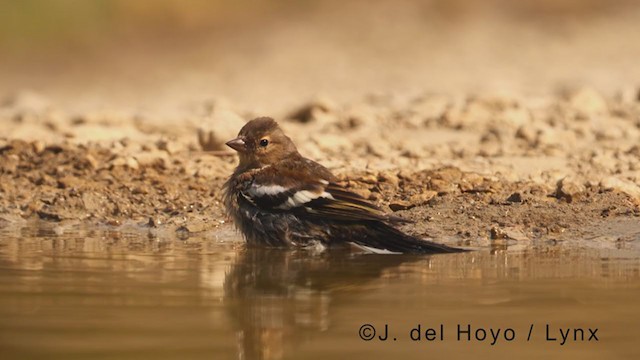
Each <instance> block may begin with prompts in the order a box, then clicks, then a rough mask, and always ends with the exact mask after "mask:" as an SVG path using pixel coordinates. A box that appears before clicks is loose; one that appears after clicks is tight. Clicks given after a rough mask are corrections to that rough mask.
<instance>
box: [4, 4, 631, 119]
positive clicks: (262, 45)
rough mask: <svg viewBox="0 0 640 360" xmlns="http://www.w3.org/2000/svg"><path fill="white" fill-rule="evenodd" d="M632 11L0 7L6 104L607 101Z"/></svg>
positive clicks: (605, 7)
mask: <svg viewBox="0 0 640 360" xmlns="http://www.w3.org/2000/svg"><path fill="white" fill-rule="evenodd" d="M639 38H640V3H639V2H638V1H634V0H615V1H607V0H520V1H512V0H484V1H481V0H475V1H466V0H428V1H415V0H399V1H357V0H356V1H348V2H342V1H293V0H283V1H269V0H252V1H223V0H213V1H206V0H187V1H171V0H135V1H126V0H93V1H82V0H47V1H43V0H21V1H9V0H0V79H1V80H0V95H4V96H6V95H7V94H12V93H15V92H16V91H21V90H31V91H35V92H37V93H40V94H43V95H44V96H46V97H47V98H49V99H51V100H52V101H53V102H55V103H57V104H59V105H61V106H62V107H64V108H67V109H76V110H78V111H82V110H87V109H96V108H98V109H99V108H111V109H118V108H121V109H129V110H136V111H147V112H148V111H151V112H156V111H159V112H165V113H166V112H171V111H176V110H179V109H180V107H181V106H184V104H185V103H187V102H189V101H198V100H200V99H206V98H221V97H222V98H225V99H228V100H229V101H231V102H232V103H234V104H236V105H237V106H238V107H239V108H241V109H244V110H247V111H252V112H257V113H268V114H272V115H276V116H278V115H281V114H282V112H283V111H284V110H285V109H290V108H291V106H295V105H296V104H300V103H301V102H304V101H307V100H309V99H311V98H314V97H318V96H329V97H331V98H332V99H335V100H337V101H340V102H347V101H350V100H352V99H354V98H355V99H358V98H361V97H362V96H363V95H366V94H388V93H395V94H415V93H424V92H437V93H445V94H458V93H462V94H469V93H478V92H499V93H504V92H507V93H515V94H523V95H538V94H543V95H544V94H549V93H555V92H557V91H562V89H564V88H567V87H577V86H583V85H588V86H591V87H593V88H595V89H597V90H598V91H601V92H603V93H605V94H614V93H615V92H616V91H619V90H620V89H624V88H628V87H634V86H637V84H638V83H639V82H640V66H638V59H639V58H640V41H639Z"/></svg>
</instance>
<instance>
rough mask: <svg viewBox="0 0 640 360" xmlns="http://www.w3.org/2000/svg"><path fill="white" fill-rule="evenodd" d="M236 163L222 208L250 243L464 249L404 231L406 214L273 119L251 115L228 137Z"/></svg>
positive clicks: (443, 250)
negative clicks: (379, 202)
mask: <svg viewBox="0 0 640 360" xmlns="http://www.w3.org/2000/svg"><path fill="white" fill-rule="evenodd" d="M227 145H228V146H229V147H231V148H233V149H234V150H236V151H237V152H238V155H239V157H240V163H239V164H238V167H237V168H236V170H235V171H234V173H233V175H232V176H231V177H230V178H229V180H228V181H227V182H226V183H225V207H226V209H227V212H228V213H229V215H230V216H231V217H232V218H233V220H234V222H235V224H236V227H237V228H238V229H239V230H240V231H241V232H242V234H243V235H244V237H245V238H246V240H247V242H248V243H249V244H253V245H267V246H281V247H290V246H313V245H316V244H318V243H320V244H322V245H325V246H333V245H344V244H348V243H352V244H356V245H358V246H360V247H363V248H366V249H368V250H371V251H374V252H384V251H388V252H403V253H404V252H409V253H450V252H458V251H463V250H461V249H456V248H452V247H449V246H445V245H441V244H436V243H433V242H430V241H426V240H422V239H419V238H416V237H413V236H410V235H407V234H405V233H403V232H401V231H400V230H398V229H396V228H395V227H394V224H397V223H400V222H404V221H405V220H403V219H401V218H398V217H395V216H391V215H388V214H386V213H385V212H384V211H383V210H382V209H380V208H378V207H377V206H375V205H373V204H371V203H370V202H368V201H366V200H365V199H364V198H362V197H360V196H359V195H357V194H355V193H352V192H350V191H348V190H346V189H344V188H343V187H341V186H339V185H337V184H336V183H335V177H334V176H333V174H331V172H330V171H329V170H328V169H327V168H325V167H324V166H322V165H320V164H318V163H316V162H315V161H312V160H309V159H307V158H304V157H302V155H300V153H298V150H297V149H296V147H295V145H294V144H293V142H292V141H291V139H289V138H288V137H287V136H286V135H285V134H284V132H283V131H282V129H280V127H279V126H278V124H277V123H276V122H275V121H274V120H273V119H271V118H267V117H262V118H257V119H254V120H252V121H250V122H248V123H247V124H246V125H245V126H244V127H243V128H242V129H241V130H240V133H239V134H238V137H237V138H235V139H233V140H231V141H229V142H227Z"/></svg>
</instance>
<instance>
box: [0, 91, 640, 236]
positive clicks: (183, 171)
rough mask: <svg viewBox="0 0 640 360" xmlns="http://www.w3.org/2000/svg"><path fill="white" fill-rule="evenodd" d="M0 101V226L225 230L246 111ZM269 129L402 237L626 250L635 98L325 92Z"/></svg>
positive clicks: (638, 155)
mask: <svg viewBox="0 0 640 360" xmlns="http://www.w3.org/2000/svg"><path fill="white" fill-rule="evenodd" d="M2 104H3V105H2V107H1V108H0V117H1V119H0V121H1V122H2V123H3V124H5V125H4V131H3V135H2V137H1V138H0V226H5V227H6V226H20V225H21V224H24V223H25V222H27V221H31V220H34V219H37V220H38V221H39V220H43V221H45V222H50V223H55V224H56V226H58V229H61V231H63V229H64V227H65V226H71V225H74V224H75V225H78V224H106V225H110V226H115V227H118V226H123V225H125V226H129V225H134V226H137V227H140V228H145V227H149V228H155V229H163V230H166V231H167V232H170V233H173V232H175V233H176V234H177V235H178V236H181V237H187V236H189V235H190V234H191V233H200V232H214V233H215V232H216V231H220V230H221V229H222V230H224V229H228V228H229V227H230V226H231V225H230V224H229V222H228V219H226V217H225V216H224V211H223V208H222V206H221V203H220V197H221V196H220V195H221V185H222V183H223V182H224V180H225V179H226V177H227V176H228V175H229V174H230V173H231V171H232V169H233V167H234V166H235V162H236V158H235V156H234V154H232V153H231V152H228V151H227V150H226V149H224V147H223V145H222V142H223V141H224V140H227V139H229V138H231V137H232V136H233V135H234V134H235V133H236V132H237V130H238V129H239V128H240V126H242V124H243V121H244V119H246V118H247V117H246V116H244V115H246V114H243V113H242V112H241V111H237V109H234V107H233V106H232V105H231V104H229V103H228V102H223V101H211V102H208V103H203V104H200V106H199V109H200V110H198V112H194V115H193V117H192V118H191V119H187V120H184V121H183V122H182V124H181V126H175V125H172V124H160V125H159V124H158V123H157V122H155V121H154V119H145V118H139V117H128V116H127V115H122V114H113V113H106V112H103V113H85V114H78V113H74V114H70V113H67V112H65V111H64V109H60V108H57V107H56V106H55V104H52V103H51V102H50V101H49V100H47V99H45V98H43V97H42V96H40V95H37V94H34V93H19V94H15V95H13V96H10V97H7V98H6V99H4V101H3V102H2ZM202 109H205V110H206V111H204V110H202ZM243 118H244V119H243ZM280 122H281V123H282V125H283V126H284V127H285V129H286V130H287V132H288V133H289V134H290V135H291V137H292V138H293V139H294V141H295V142H296V143H297V144H298V146H299V149H300V151H301V152H302V153H303V154H304V155H306V156H308V157H311V158H313V159H316V160H318V161H320V162H322V163H323V164H325V165H326V166H328V167H330V168H331V169H332V170H333V171H334V172H336V173H337V174H340V176H341V179H342V180H343V184H344V185H345V186H347V187H350V188H352V189H353V190H354V191H357V192H358V193H360V194H361V195H363V196H364V197H366V198H368V199H370V200H371V201H374V202H377V203H378V204H380V205H382V206H384V207H387V208H388V209H389V211H396V212H397V213H398V214H399V215H401V216H405V217H408V218H411V219H413V220H415V221H416V222H415V224H413V225H408V226H407V228H406V230H407V231H409V232H412V233H415V234H418V235H423V236H432V237H435V238H436V239H439V240H441V241H443V242H448V243H452V244H460V245H467V246H490V245H491V246H494V247H504V246H511V247H527V246H537V245H539V244H548V243H549V242H551V243H557V242H563V241H564V242H568V243H571V242H579V244H582V245H584V244H587V245H592V246H612V247H638V243H639V242H640V225H639V224H640V186H639V185H638V184H640V145H639V144H640V101H639V100H638V93H637V92H635V93H634V92H631V93H629V92H627V93H621V95H620V96H619V97H617V98H607V97H604V96H602V95H600V94H599V93H598V92H596V91H594V90H592V89H588V88H582V89H577V90H574V91H571V92H568V93H566V94H563V95H558V96H553V97H549V98H544V99H530V98H529V99H518V98H510V97H504V96H502V97H499V96H496V97H485V98H482V97H464V98H462V97H461V98H454V97H447V96H440V95H432V94H430V95H422V96H417V97H413V98H397V97H392V96H370V97H366V98H364V99H362V100H361V101H358V102H350V103H339V102H337V101H335V100H334V99H326V98H325V99H318V100H316V101H312V102H309V103H305V104H302V105H301V106H300V107H295V108H292V109H291V111H290V112H289V115H288V116H287V117H286V118H285V119H280Z"/></svg>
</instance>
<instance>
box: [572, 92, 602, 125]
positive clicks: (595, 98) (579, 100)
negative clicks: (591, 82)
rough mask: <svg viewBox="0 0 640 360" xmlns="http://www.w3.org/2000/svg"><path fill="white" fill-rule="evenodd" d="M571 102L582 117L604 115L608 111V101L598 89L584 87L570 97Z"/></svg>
mask: <svg viewBox="0 0 640 360" xmlns="http://www.w3.org/2000/svg"><path fill="white" fill-rule="evenodd" d="M569 103H570V104H571V106H572V107H573V108H575V110H576V111H578V114H579V115H581V117H582V118H590V117H594V116H598V115H603V114H605V113H606V112H607V111H608V106H607V102H606V101H605V99H604V98H603V97H602V95H600V94H599V93H598V92H597V91H595V90H594V89H591V88H582V89H579V90H578V91H576V92H575V93H573V94H572V95H571V96H570V97H569Z"/></svg>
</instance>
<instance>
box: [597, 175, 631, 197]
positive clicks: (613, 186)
mask: <svg viewBox="0 0 640 360" xmlns="http://www.w3.org/2000/svg"><path fill="white" fill-rule="evenodd" d="M600 186H601V187H602V188H603V189H605V190H618V191H621V192H623V193H625V194H627V195H630V196H632V197H633V198H635V199H636V200H640V186H638V184H634V183H633V182H631V181H628V180H624V179H619V178H617V177H615V176H609V177H608V178H606V179H604V180H602V181H601V182H600Z"/></svg>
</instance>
